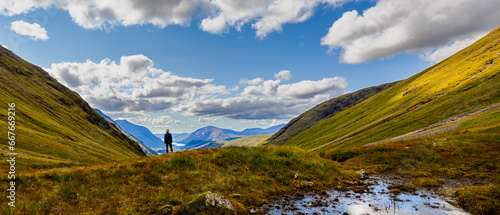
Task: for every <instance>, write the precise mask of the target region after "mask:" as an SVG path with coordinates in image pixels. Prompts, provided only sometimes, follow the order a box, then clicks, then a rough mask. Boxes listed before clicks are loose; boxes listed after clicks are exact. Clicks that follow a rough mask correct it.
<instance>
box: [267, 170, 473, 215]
mask: <svg viewBox="0 0 500 215" xmlns="http://www.w3.org/2000/svg"><path fill="white" fill-rule="evenodd" d="M364 183H365V184H367V188H368V189H366V190H365V191H361V192H359V191H357V192H354V191H339V190H327V191H326V192H323V193H320V194H318V193H309V194H306V195H305V196H303V197H283V198H281V199H280V200H278V201H275V202H272V203H270V204H267V205H264V206H263V207H261V208H260V211H261V212H264V213H266V214H343V215H345V214H349V215H357V214H363V215H365V214H371V215H374V214H450V215H451V214H456V215H461V214H469V213H467V212H465V211H463V210H462V209H460V208H458V207H456V206H454V205H452V204H450V203H448V202H451V199H448V198H447V197H445V196H443V195H441V194H439V193H437V192H433V191H429V190H417V191H415V192H401V193H391V192H389V188H388V187H389V186H390V185H391V184H393V183H394V180H393V179H387V178H385V179H381V178H378V177H372V178H369V179H366V180H365V181H364ZM398 183H401V182H398ZM403 183H404V182H403Z"/></svg>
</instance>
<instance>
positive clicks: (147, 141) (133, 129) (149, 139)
mask: <svg viewBox="0 0 500 215" xmlns="http://www.w3.org/2000/svg"><path fill="white" fill-rule="evenodd" d="M115 122H116V123H117V124H118V125H119V126H120V127H121V128H123V129H124V130H125V131H127V132H128V133H129V134H131V135H132V136H134V137H136V138H137V139H139V140H141V141H142V143H144V145H146V146H148V147H150V148H165V143H163V138H161V139H160V138H158V137H157V136H156V135H154V134H153V133H151V131H150V130H149V129H148V128H146V127H144V126H140V125H136V124H134V123H131V122H129V121H127V120H115Z"/></svg>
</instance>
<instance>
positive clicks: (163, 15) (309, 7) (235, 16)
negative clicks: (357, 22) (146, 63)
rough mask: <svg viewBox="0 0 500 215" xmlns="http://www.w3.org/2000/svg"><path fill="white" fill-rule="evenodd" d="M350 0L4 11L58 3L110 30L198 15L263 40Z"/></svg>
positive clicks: (216, 0) (83, 21) (140, 2)
mask: <svg viewBox="0 0 500 215" xmlns="http://www.w3.org/2000/svg"><path fill="white" fill-rule="evenodd" d="M344 1H347V0H253V1H248V0H167V1H164V0H121V1H120V2H119V4H118V3H116V2H115V1H101V0H87V1H81V0H22V1H18V0H5V1H2V2H1V3H0V14H3V15H8V16H12V15H16V14H21V13H25V12H28V11H31V10H33V9H36V8H48V7H56V8H60V9H63V10H66V11H68V12H69V14H70V16H71V17H72V19H73V21H74V22H75V23H76V24H78V25H80V26H82V27H84V28H86V29H98V28H108V27H112V26H115V25H123V26H131V25H143V24H152V25H155V26H158V27H162V28H163V27H165V26H168V25H180V26H187V25H189V24H190V22H191V20H192V18H193V17H194V16H195V14H196V16H197V18H199V19H200V20H201V21H200V22H199V27H200V29H202V30H203V31H206V32H210V33H213V34H223V33H226V32H228V31H229V29H230V28H234V29H236V30H237V31H240V30H241V27H242V26H243V25H245V24H250V25H251V26H252V28H253V29H255V30H256V36H257V37H259V38H264V37H266V36H267V35H269V34H270V33H272V32H280V31H281V30H282V26H283V25H285V24H287V23H299V22H303V21H305V20H307V19H309V18H310V17H311V16H312V15H313V14H314V9H315V8H316V7H317V6H318V5H321V4H327V5H330V6H337V5H340V4H341V3H342V2H344Z"/></svg>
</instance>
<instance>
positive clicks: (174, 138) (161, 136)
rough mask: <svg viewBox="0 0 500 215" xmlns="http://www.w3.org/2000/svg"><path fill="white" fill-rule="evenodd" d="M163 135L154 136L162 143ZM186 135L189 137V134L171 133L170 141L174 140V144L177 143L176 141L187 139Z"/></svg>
mask: <svg viewBox="0 0 500 215" xmlns="http://www.w3.org/2000/svg"><path fill="white" fill-rule="evenodd" d="M164 135H165V133H163V134H155V136H156V137H158V138H160V140H162V141H163V137H164ZM188 135H189V133H179V134H176V133H172V139H173V140H174V142H177V139H179V138H184V137H187V136H188Z"/></svg>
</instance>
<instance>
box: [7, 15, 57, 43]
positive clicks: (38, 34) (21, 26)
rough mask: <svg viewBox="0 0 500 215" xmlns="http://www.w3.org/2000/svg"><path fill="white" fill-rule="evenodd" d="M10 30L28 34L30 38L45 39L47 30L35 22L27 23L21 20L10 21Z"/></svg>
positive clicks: (24, 34)
mask: <svg viewBox="0 0 500 215" xmlns="http://www.w3.org/2000/svg"><path fill="white" fill-rule="evenodd" d="M10 30H12V31H14V32H16V34H19V35H23V36H28V37H29V38H30V39H32V40H47V39H49V37H48V36H47V30H45V28H42V27H41V26H40V25H39V24H37V23H33V24H31V23H27V22H25V21H22V20H18V21H14V22H12V23H10Z"/></svg>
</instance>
